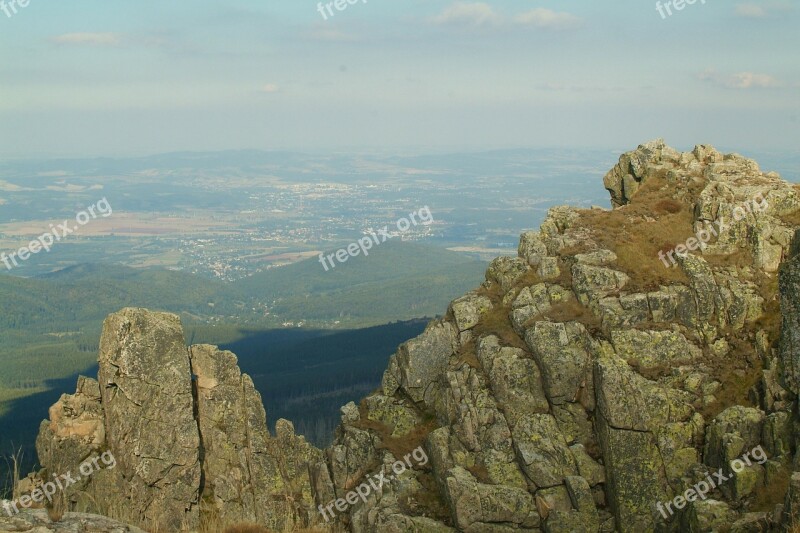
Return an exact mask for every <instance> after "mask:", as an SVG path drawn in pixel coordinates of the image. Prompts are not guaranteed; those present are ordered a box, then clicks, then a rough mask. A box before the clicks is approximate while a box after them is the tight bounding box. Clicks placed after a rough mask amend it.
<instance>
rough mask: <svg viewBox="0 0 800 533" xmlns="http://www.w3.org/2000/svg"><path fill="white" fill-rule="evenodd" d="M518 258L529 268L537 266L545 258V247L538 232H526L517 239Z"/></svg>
mask: <svg viewBox="0 0 800 533" xmlns="http://www.w3.org/2000/svg"><path fill="white" fill-rule="evenodd" d="M519 256H520V257H521V258H522V259H525V260H526V261H527V262H528V264H529V265H531V266H539V263H540V262H541V260H542V258H543V257H546V256H547V246H546V245H545V243H544V241H543V240H542V238H541V236H540V235H539V232H535V231H528V232H526V233H523V234H522V235H521V236H520V238H519Z"/></svg>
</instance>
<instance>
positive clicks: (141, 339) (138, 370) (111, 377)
mask: <svg viewBox="0 0 800 533" xmlns="http://www.w3.org/2000/svg"><path fill="white" fill-rule="evenodd" d="M99 363H100V367H99V370H98V382H99V383H100V393H101V395H102V403H103V412H104V415H105V427H106V438H107V445H108V448H109V449H110V450H111V451H112V452H113V454H114V457H116V458H117V461H118V462H119V466H118V468H117V469H116V470H115V472H116V473H118V475H119V476H120V481H122V480H124V483H125V488H126V490H127V492H128V497H129V498H130V503H129V505H130V506H131V508H132V511H133V513H134V516H137V515H138V516H144V517H146V520H147V521H150V522H151V523H163V524H170V526H171V527H175V528H177V527H179V526H181V525H182V524H188V525H189V526H190V527H192V526H194V525H196V524H197V522H198V519H199V514H198V506H197V504H198V503H199V499H200V475H201V474H200V472H201V466H202V465H201V459H200V435H199V433H198V429H197V421H196V420H195V418H194V413H193V412H194V399H193V396H192V378H191V376H192V373H191V369H190V367H189V357H188V355H187V351H186V346H185V345H184V340H183V328H182V327H181V323H180V318H179V317H178V316H177V315H172V314H167V313H153V312H149V311H145V310H143V309H124V310H122V311H120V312H119V313H115V314H113V315H110V316H109V317H108V318H107V319H106V321H105V323H104V326H103V335H102V337H101V338H100V356H99Z"/></svg>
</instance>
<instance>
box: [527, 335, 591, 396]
mask: <svg viewBox="0 0 800 533" xmlns="http://www.w3.org/2000/svg"><path fill="white" fill-rule="evenodd" d="M586 335H587V333H586V329H585V328H584V326H583V325H582V324H579V323H575V322H571V323H568V324H562V323H553V322H545V321H542V322H537V323H536V324H535V325H534V326H533V327H532V328H529V329H528V331H526V332H525V342H526V343H527V345H528V346H529V347H530V349H531V352H532V353H533V356H534V359H535V360H536V364H537V365H538V366H539V368H541V370H542V376H543V379H544V389H545V393H546V394H547V398H548V399H549V400H550V402H551V403H555V404H560V403H564V402H574V401H575V400H576V399H577V397H578V395H579V394H580V392H581V389H583V388H584V387H586V386H587V379H590V373H591V365H590V362H591V356H590V355H589V353H588V352H587V351H586V342H587V339H586Z"/></svg>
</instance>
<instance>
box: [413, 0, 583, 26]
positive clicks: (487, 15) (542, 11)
mask: <svg viewBox="0 0 800 533" xmlns="http://www.w3.org/2000/svg"><path fill="white" fill-rule="evenodd" d="M428 22H430V23H432V24H436V25H439V26H453V27H461V28H466V29H473V30H475V29H477V30H486V29H500V28H504V27H507V26H508V25H510V24H516V25H518V26H529V27H533V28H538V29H542V30H567V29H572V28H576V27H578V26H580V25H581V22H582V21H581V19H580V18H578V17H576V16H575V15H573V14H571V13H567V12H564V11H553V10H552V9H546V8H543V7H540V8H536V9H531V10H528V11H524V12H522V13H518V14H516V15H511V16H504V15H501V14H500V13H498V12H496V11H495V10H494V8H493V7H492V6H490V5H489V4H486V3H484V2H461V1H459V2H456V3H454V4H452V5H450V6H449V7H447V8H445V10H444V11H442V12H441V13H439V14H438V15H436V16H435V17H432V18H430V19H428Z"/></svg>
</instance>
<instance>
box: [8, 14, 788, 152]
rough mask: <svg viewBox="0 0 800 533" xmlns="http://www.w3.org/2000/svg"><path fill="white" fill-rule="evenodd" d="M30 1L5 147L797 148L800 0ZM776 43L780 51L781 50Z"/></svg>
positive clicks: (15, 37) (12, 73) (18, 26)
mask: <svg viewBox="0 0 800 533" xmlns="http://www.w3.org/2000/svg"><path fill="white" fill-rule="evenodd" d="M317 8H318V4H317V2H312V1H309V2H292V3H278V2H269V3H267V4H264V3H262V2H255V1H253V0H237V1H235V2H233V3H231V4H228V5H225V6H221V5H216V4H215V3H213V2H210V1H208V0H202V1H198V2H193V3H192V4H191V5H189V4H164V3H160V4H154V3H151V4H143V3H139V2H137V3H133V2H125V1H123V2H117V3H114V4H113V5H112V4H109V3H102V2H98V1H97V0H79V1H76V2H73V3H71V4H69V5H66V4H55V5H54V4H46V3H44V2H40V1H38V0H30V3H29V5H27V7H24V8H22V7H18V6H17V8H16V11H17V12H16V13H15V14H12V16H7V15H6V14H3V12H0V44H2V46H3V49H4V51H5V56H6V57H5V60H4V62H3V65H2V66H0V76H2V78H3V80H4V83H3V86H2V87H0V121H2V124H3V126H4V127H2V128H0V130H2V132H1V133H0V156H3V157H14V158H18V157H63V156H72V157H86V156H129V155H145V154H155V153H164V152H174V151H185V150H190V151H217V150H229V149H267V150H275V149H279V150H284V149H285V150H292V151H325V150H336V151H350V150H353V149H356V150H361V151H370V150H376V149H377V150H383V151H389V150H391V151H403V150H409V149H415V150H416V151H417V152H418V153H424V152H425V151H436V152H440V151H475V150H488V149H503V148H519V147H526V148H528V147H583V148H603V149H605V148H608V149H612V148H616V149H619V150H629V149H631V148H633V147H635V146H637V145H638V144H640V143H642V142H646V141H648V140H651V139H654V138H657V137H663V138H664V139H665V140H666V141H667V142H668V143H669V144H671V145H673V146H676V147H679V148H682V149H687V148H689V147H691V146H692V145H694V144H697V143H710V144H713V145H715V146H717V147H718V148H720V149H722V150H725V151H727V150H728V149H731V150H736V151H742V152H744V151H747V150H767V149H775V150H793V149H796V143H795V139H797V137H798V129H799V128H800V98H798V97H797V96H798V91H800V72H798V67H797V62H796V60H795V57H796V53H795V52H796V50H797V49H798V44H800V36H798V35H797V32H796V31H794V29H795V28H796V27H797V26H798V24H797V23H798V9H797V5H796V2H789V1H767V2H759V3H753V2H731V3H718V2H707V3H701V2H697V3H695V4H694V5H686V6H685V8H684V9H683V10H681V11H673V13H672V15H671V16H666V17H662V16H661V15H659V11H658V9H657V7H656V3H655V2H652V3H651V2H649V1H648V2H633V1H632V0H628V1H625V2H621V3H617V4H607V3H603V4H597V3H593V2H588V0H567V1H564V2H558V3H556V2H553V1H537V2H524V3H519V2H511V1H510V0H502V1H500V0H498V1H492V2H461V1H456V2H452V1H439V0H415V1H411V2H405V3H403V4H395V3H389V2H381V1H379V0H370V1H369V2H365V3H363V2H358V3H356V4H353V5H348V7H347V8H346V9H345V10H343V11H341V12H336V13H335V15H334V16H332V17H330V16H327V15H326V17H327V20H325V18H323V16H322V14H321V13H320V12H319V11H318V10H317ZM776 35H780V36H781V46H779V47H777V46H775V43H774V38H775V36H776Z"/></svg>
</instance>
